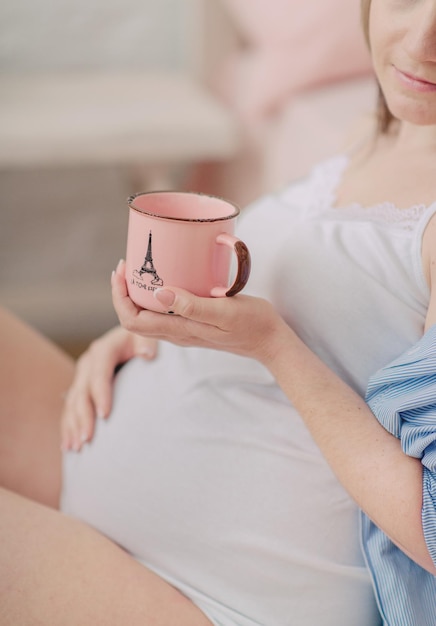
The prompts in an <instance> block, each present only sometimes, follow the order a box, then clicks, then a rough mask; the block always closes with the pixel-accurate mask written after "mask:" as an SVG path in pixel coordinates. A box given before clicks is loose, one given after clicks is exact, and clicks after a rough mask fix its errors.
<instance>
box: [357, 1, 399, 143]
mask: <svg viewBox="0 0 436 626" xmlns="http://www.w3.org/2000/svg"><path fill="white" fill-rule="evenodd" d="M360 10H361V19H362V28H363V34H364V36H365V40H366V43H367V45H368V48H370V47H371V44H370V40H369V14H370V10H371V0H361V3H360ZM394 119H395V118H394V116H393V115H392V113H391V112H390V110H389V108H388V105H387V102H386V98H385V96H384V94H383V91H382V89H381V87H380V85H378V100H377V121H378V130H379V131H380V132H381V133H386V132H387V131H388V130H389V127H390V125H391V123H392V122H393V121H394Z"/></svg>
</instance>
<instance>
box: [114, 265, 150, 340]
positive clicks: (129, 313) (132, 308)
mask: <svg viewBox="0 0 436 626" xmlns="http://www.w3.org/2000/svg"><path fill="white" fill-rule="evenodd" d="M111 286H112V302H113V305H114V308H115V311H116V313H117V315H118V318H119V320H120V322H121V324H122V325H123V326H124V327H125V328H129V326H130V325H131V324H132V322H134V320H135V319H136V318H137V317H138V315H139V313H140V311H142V309H140V308H139V307H138V306H136V304H135V303H134V302H133V301H132V300H131V299H130V297H129V294H128V291H127V284H126V280H125V262H124V261H123V260H121V261H120V262H119V263H118V265H117V269H116V270H115V271H114V272H112V276H111Z"/></svg>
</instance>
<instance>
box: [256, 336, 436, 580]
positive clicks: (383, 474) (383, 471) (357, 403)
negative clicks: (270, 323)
mask: <svg viewBox="0 0 436 626" xmlns="http://www.w3.org/2000/svg"><path fill="white" fill-rule="evenodd" d="M279 335H280V338H278V337H277V343H276V346H278V347H276V348H274V347H273V345H271V349H270V350H269V351H268V352H267V355H266V356H263V357H262V360H263V362H264V364H265V365H266V366H267V367H268V369H269V370H270V371H271V372H272V374H273V375H274V376H275V378H276V380H277V382H278V384H279V385H280V386H281V387H282V389H283V391H284V392H285V393H286V395H287V396H288V397H289V399H290V400H291V401H292V403H293V405H294V406H295V407H296V409H297V410H298V411H299V413H300V414H301V416H302V418H303V419H304V421H305V423H306V425H307V427H308V429H309V430H310V432H311V434H312V436H313V438H314V440H315V441H316V443H317V445H318V446H319V448H320V450H321V452H322V453H323V455H324V457H325V458H326V460H327V461H328V463H329V464H330V466H331V467H332V469H333V471H334V472H335V474H336V475H337V477H338V479H339V480H340V482H341V483H342V484H343V486H344V487H345V488H346V489H347V491H348V492H349V493H350V495H351V496H352V497H353V499H354V500H355V501H356V502H357V504H358V505H359V506H360V507H361V508H362V509H363V510H364V511H365V513H366V514H367V515H368V516H369V517H370V518H371V519H372V520H373V521H374V522H375V523H376V524H377V525H378V526H379V527H380V528H381V529H382V530H383V531H384V532H385V533H386V534H387V535H388V536H389V537H390V538H391V539H392V540H393V541H394V542H395V543H396V544H397V545H398V546H399V547H400V548H401V549H402V550H404V551H405V552H406V553H407V554H408V555H409V556H410V557H411V558H412V559H413V560H415V561H416V562H418V563H419V564H420V565H421V566H422V567H425V568H426V569H428V570H429V571H431V572H432V573H436V569H435V567H434V565H433V562H432V560H431V558H430V555H429V553H428V550H427V547H426V544H425V540H424V535H423V530H422V520H421V510H422V466H421V462H420V461H419V460H418V459H414V458H411V457H409V456H406V455H405V454H404V453H403V451H402V449H401V444H400V441H399V440H398V439H396V438H395V437H394V436H392V435H391V434H390V433H388V432H387V431H386V430H385V429H384V428H383V426H381V425H380V424H379V422H378V421H377V420H376V418H375V417H374V415H373V414H372V412H371V410H370V409H369V407H368V405H367V404H366V403H365V402H364V400H363V399H362V398H361V397H360V396H359V395H358V394H356V393H355V392H354V391H353V390H352V389H350V387H348V386H347V385H346V384H345V383H344V382H343V381H342V380H341V379H340V378H339V377H337V376H336V375H335V374H334V373H333V372H332V371H331V370H330V369H329V368H328V367H327V366H325V365H324V364H323V363H322V362H321V361H320V360H319V359H318V357H316V356H315V355H314V354H313V353H312V352H311V351H310V350H309V349H308V348H307V347H306V346H305V345H304V344H303V343H302V342H301V341H300V340H299V339H298V337H296V335H295V334H294V333H293V332H292V331H286V330H284V329H280V332H279Z"/></svg>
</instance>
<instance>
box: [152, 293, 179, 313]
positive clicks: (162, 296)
mask: <svg viewBox="0 0 436 626" xmlns="http://www.w3.org/2000/svg"><path fill="white" fill-rule="evenodd" d="M153 295H154V297H155V298H156V300H158V302H160V303H161V304H163V305H164V306H165V307H168V306H171V305H173V304H174V302H175V299H176V294H175V293H174V292H173V291H170V290H169V289H156V291H155V292H154V294H153ZM171 312H172V313H173V311H171Z"/></svg>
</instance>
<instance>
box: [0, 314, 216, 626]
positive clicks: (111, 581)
mask: <svg viewBox="0 0 436 626" xmlns="http://www.w3.org/2000/svg"><path fill="white" fill-rule="evenodd" d="M0 328H1V331H2V332H1V339H0V351H1V355H2V359H1V363H0V445H1V450H0V485H1V487H0V536H1V537H2V542H1V549H0V623H1V624H2V626H17V625H18V624H19V625H20V626H34V625H35V624H47V625H49V624H50V625H51V624H53V625H55V624H56V625H57V624H62V626H69V625H71V626H77V625H78V624H80V626H87V625H89V626H96V625H97V624H102V625H104V626H124V625H125V624H129V626H130V625H132V626H135V625H136V624H137V625H138V626H144V625H150V626H174V625H175V624H177V625H180V626H185V625H186V626H208V625H209V626H210V622H209V620H208V619H207V618H206V617H205V616H204V614H203V613H202V612H201V611H200V610H199V609H198V608H197V607H195V606H194V605H193V604H192V602H190V601H189V600H188V599H187V598H185V597H184V596H183V595H182V594H180V593H179V592H178V591H176V590H175V589H174V588H173V587H171V586H170V585H168V584H167V583H166V582H164V581H163V580H162V579H160V578H159V577H158V576H156V575H155V574H153V573H152V572H150V571H148V570H147V569H146V568H145V567H143V566H142V565H141V564H139V563H138V562H136V561H135V560H134V559H133V558H132V557H131V556H129V555H128V554H127V553H126V552H124V551H123V550H122V549H121V548H119V547H118V546H116V545H115V544H114V543H112V542H111V541H109V540H108V539H107V538H106V537H103V536H102V535H100V534H99V533H97V532H96V531H95V530H93V529H92V528H90V527H88V526H87V525H85V524H82V523H81V522H79V521H77V520H73V519H71V518H68V517H66V516H64V515H63V514H61V513H60V512H59V511H58V510H56V508H57V505H58V500H59V491H60V485H61V452H60V445H59V440H60V435H59V430H60V428H59V425H60V413H61V408H62V405H63V396H64V394H65V392H66V390H67V389H68V387H69V385H70V383H71V381H72V377H73V371H74V365H73V362H72V361H71V360H70V359H69V358H68V357H67V356H65V355H64V354H63V353H62V352H60V351H59V350H58V349H57V348H55V347H54V346H53V345H51V344H50V343H49V342H47V341H45V340H44V339H43V338H42V337H40V336H39V335H37V334H36V333H34V332H33V331H31V330H30V329H29V328H27V327H26V326H24V325H23V324H22V323H21V322H18V321H17V320H16V319H14V318H13V317H12V316H11V315H10V314H9V313H7V312H6V311H3V310H0ZM12 491H14V492H15V493H12Z"/></svg>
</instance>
